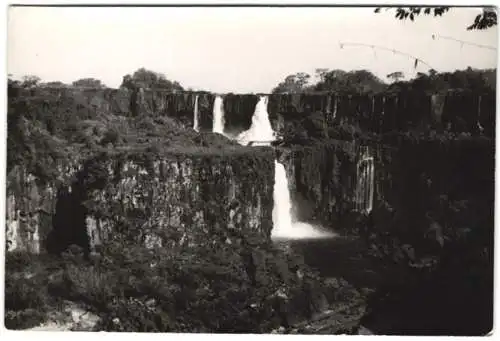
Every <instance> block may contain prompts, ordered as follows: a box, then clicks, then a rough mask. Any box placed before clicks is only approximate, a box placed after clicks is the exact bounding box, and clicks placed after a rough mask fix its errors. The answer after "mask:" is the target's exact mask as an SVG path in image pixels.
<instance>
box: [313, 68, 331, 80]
mask: <svg viewBox="0 0 500 341" xmlns="http://www.w3.org/2000/svg"><path fill="white" fill-rule="evenodd" d="M315 71H316V76H317V77H318V78H319V80H320V82H324V81H325V75H326V74H327V72H328V69H326V68H318V69H316V70H315Z"/></svg>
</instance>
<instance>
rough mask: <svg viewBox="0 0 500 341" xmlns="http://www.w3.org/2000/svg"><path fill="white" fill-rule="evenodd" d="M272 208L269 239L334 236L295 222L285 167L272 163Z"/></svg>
mask: <svg viewBox="0 0 500 341" xmlns="http://www.w3.org/2000/svg"><path fill="white" fill-rule="evenodd" d="M274 165H275V173H274V194H273V197H274V208H273V225H274V226H273V230H272V231H271V238H272V239H275V240H277V239H278V240H279V239H281V240H292V239H319V238H331V237H334V236H335V235H336V234H334V233H332V232H329V231H324V230H323V229H321V228H320V227H319V226H314V225H311V224H308V223H304V222H300V221H296V220H295V219H294V217H293V210H292V201H291V199H290V191H289V189H288V179H287V176H286V170H285V166H284V165H283V164H281V163H279V162H278V161H277V160H275V161H274Z"/></svg>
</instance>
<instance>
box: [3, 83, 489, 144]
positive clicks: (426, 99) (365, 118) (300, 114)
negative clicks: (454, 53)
mask: <svg viewBox="0 0 500 341" xmlns="http://www.w3.org/2000/svg"><path fill="white" fill-rule="evenodd" d="M9 92H10V93H9V96H11V95H12V96H23V94H26V95H30V96H36V94H37V93H39V94H43V95H44V96H46V95H47V94H48V93H50V94H51V95H52V96H55V97H58V98H61V99H64V98H65V97H68V96H70V97H72V98H75V99H77V100H76V101H75V103H76V104H75V105H74V106H75V107H74V108H73V109H74V110H73V111H74V112H78V113H79V114H78V116H81V117H88V118H91V117H95V115H96V114H98V113H99V112H108V113H114V114H118V115H125V116H129V115H133V116H138V115H152V116H156V115H167V116H171V117H175V118H178V119H179V120H180V121H182V122H183V123H184V124H186V125H187V126H189V127H192V126H193V121H194V119H193V113H194V103H195V97H196V96H198V111H199V118H198V122H199V128H200V130H201V131H211V129H212V120H213V113H212V112H213V102H214V99H215V96H214V94H211V93H205V92H199V93H196V92H183V93H172V92H165V91H161V90H152V89H136V90H128V89H79V88H61V89H51V88H35V89H17V88H13V89H10V90H9ZM259 96H260V95H258V94H251V95H236V94H227V95H224V96H223V102H224V109H225V130H227V131H228V132H230V133H239V132H241V131H244V130H246V129H248V128H249V127H250V124H251V121H252V115H253V112H254V110H255V105H256V103H257V102H258V100H259ZM268 97H269V102H268V112H269V119H270V121H271V124H272V126H273V129H274V130H275V131H280V130H281V129H282V126H283V121H287V120H296V119H301V118H304V117H306V116H307V115H309V114H310V113H312V112H321V113H322V114H323V115H324V117H325V119H326V120H327V122H328V125H329V126H332V127H335V126H338V125H341V124H350V125H355V126H358V127H359V128H360V129H361V130H363V131H364V132H373V133H379V134H380V133H388V132H391V131H407V130H415V129H417V130H418V129H424V130H425V129H428V128H429V127H432V128H439V129H441V128H445V129H448V130H450V131H453V132H469V133H472V134H479V133H482V134H484V135H487V136H493V134H494V130H495V129H494V128H493V127H495V109H496V94H494V93H481V94H479V93H471V92H464V91H462V92H454V93H449V94H446V95H444V94H439V95H438V94H435V95H427V94H419V93H384V94H377V95H356V94H353V95H344V94H335V93H325V94H271V95H269V96H268ZM78 103H81V104H78ZM61 105H64V104H63V103H61Z"/></svg>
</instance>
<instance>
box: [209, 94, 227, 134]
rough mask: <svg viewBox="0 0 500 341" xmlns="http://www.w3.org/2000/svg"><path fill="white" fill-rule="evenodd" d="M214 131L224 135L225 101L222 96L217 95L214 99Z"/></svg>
mask: <svg viewBox="0 0 500 341" xmlns="http://www.w3.org/2000/svg"><path fill="white" fill-rule="evenodd" d="M212 131H213V132H214V133H219V134H223V135H224V103H223V102H222V97H221V96H216V97H215V100H214V111H213V128H212Z"/></svg>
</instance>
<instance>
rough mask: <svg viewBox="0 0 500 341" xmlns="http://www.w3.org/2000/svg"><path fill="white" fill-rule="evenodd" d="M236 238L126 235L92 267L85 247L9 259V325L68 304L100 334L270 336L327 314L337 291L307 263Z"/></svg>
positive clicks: (258, 240)
mask: <svg viewBox="0 0 500 341" xmlns="http://www.w3.org/2000/svg"><path fill="white" fill-rule="evenodd" d="M165 233H167V234H169V236H170V238H174V239H175V238H176V237H175V231H169V230H165ZM235 233H236V234H240V235H239V236H235V237H237V240H238V241H237V242H234V243H220V242H218V241H215V240H209V241H207V243H205V244H203V245H200V246H199V247H196V248H192V247H188V246H186V245H182V244H176V246H175V245H171V247H170V248H165V247H161V248H153V249H146V248H144V247H141V246H139V245H137V244H136V243H129V242H127V241H126V240H123V239H120V238H119V237H118V236H117V239H116V240H114V241H112V242H110V244H108V245H106V247H104V248H102V249H101V251H100V252H99V253H97V254H94V255H93V256H92V257H91V258H90V260H89V261H85V260H84V258H83V257H82V253H81V251H79V249H78V248H77V247H72V248H70V249H69V251H68V252H66V253H65V254H64V255H63V258H62V259H60V260H52V261H47V260H44V262H40V261H39V260H36V259H26V255H25V256H21V257H19V255H16V254H9V255H8V257H7V270H8V271H7V286H6V297H7V298H8V300H7V301H6V310H7V316H6V318H7V327H8V328H16V329H17V328H25V327H29V326H33V325H35V324H37V323H40V322H41V321H43V318H44V317H45V315H46V312H47V311H48V310H49V309H50V308H51V307H53V306H56V305H57V303H56V302H60V301H61V300H62V299H66V300H71V301H74V302H78V303H79V304H81V305H83V306H84V307H86V309H88V310H89V311H91V312H93V313H95V314H97V315H98V316H99V317H100V318H101V319H100V322H99V324H98V325H97V326H96V330H107V331H129V332H139V331H142V332H167V331H174V332H240V333H248V332H253V333H255V332H257V333H261V332H270V331H271V330H273V329H276V328H278V327H280V326H285V327H288V326H290V324H292V323H294V322H298V321H300V320H302V319H306V318H310V317H311V316H312V314H313V313H314V312H317V311H320V310H322V309H325V307H326V306H327V304H328V303H327V298H329V299H330V300H331V299H332V297H333V296H331V295H332V294H333V293H331V292H330V293H329V292H328V291H325V290H326V289H325V288H327V286H322V285H321V281H320V280H319V278H318V277H317V275H316V274H315V273H314V272H312V271H311V270H308V269H307V268H305V267H304V265H303V264H302V261H301V258H300V257H298V256H297V255H295V254H292V253H287V252H284V251H283V250H281V249H277V248H276V247H275V246H273V245H272V244H270V242H269V241H266V240H265V239H262V237H259V236H258V235H252V234H251V233H250V232H249V231H248V230H247V231H244V230H238V231H235ZM23 257H24V258H23ZM27 271H28V272H30V276H31V277H29V278H26V277H23V275H21V274H20V273H21V272H23V273H26V272H27ZM325 285H326V284H325ZM28 314H29V316H33V317H32V318H31V320H28V319H26V316H28Z"/></svg>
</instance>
